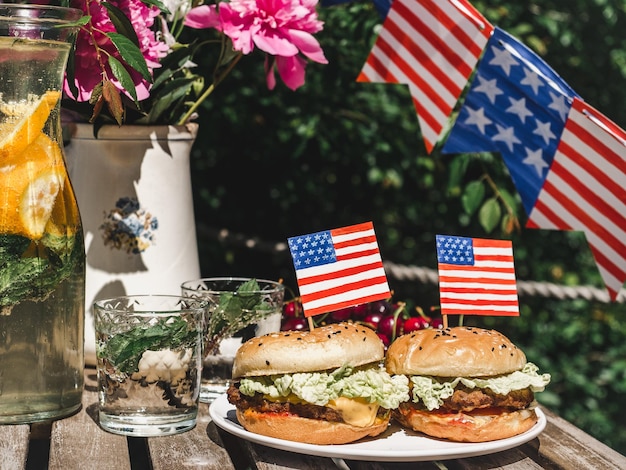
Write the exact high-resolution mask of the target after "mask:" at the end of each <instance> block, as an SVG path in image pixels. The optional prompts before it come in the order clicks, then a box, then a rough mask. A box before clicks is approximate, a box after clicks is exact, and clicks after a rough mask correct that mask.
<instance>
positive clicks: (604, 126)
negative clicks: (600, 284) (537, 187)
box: [527, 98, 626, 300]
mask: <svg viewBox="0 0 626 470" xmlns="http://www.w3.org/2000/svg"><path fill="white" fill-rule="evenodd" d="M527 226H528V227H531V228H547V229H555V230H581V231H583V232H584V233H585V235H586V237H587V241H588V243H589V246H590V247H591V250H592V252H593V255H594V257H595V260H596V264H597V265H598V269H599V271H600V274H601V276H602V279H603V281H604V283H605V285H606V287H607V290H608V291H609V295H610V297H611V299H612V300H615V299H616V298H617V296H618V294H619V292H620V289H621V287H622V285H623V284H624V281H625V280H626V132H624V130H622V129H620V128H619V127H618V126H617V125H616V124H614V123H613V122H611V121H610V120H609V119H607V118H606V117H605V116H603V115H602V114H601V113H600V112H598V111H596V110H595V109H594V108H592V107H591V106H589V105H587V104H586V103H585V102H583V101H582V100H580V99H578V98H576V99H574V102H573V104H572V108H571V110H570V113H569V116H568V119H567V122H566V124H565V130H564V131H563V134H562V136H561V141H560V143H559V146H558V147H557V151H556V154H555V157H554V161H553V163H552V166H551V168H550V171H549V172H548V175H547V177H546V180H545V182H544V185H543V187H542V189H541V191H540V192H539V195H538V197H537V202H536V203H535V206H534V208H533V210H532V211H531V213H530V215H529V220H528V223H527Z"/></svg>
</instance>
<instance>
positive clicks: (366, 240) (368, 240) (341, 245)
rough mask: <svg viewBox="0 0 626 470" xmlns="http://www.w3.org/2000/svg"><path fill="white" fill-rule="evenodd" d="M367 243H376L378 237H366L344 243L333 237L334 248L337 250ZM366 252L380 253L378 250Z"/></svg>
mask: <svg viewBox="0 0 626 470" xmlns="http://www.w3.org/2000/svg"><path fill="white" fill-rule="evenodd" d="M366 243H376V235H366V236H362V237H358V238H353V239H350V240H344V241H338V240H336V239H335V238H334V237H333V246H334V247H335V250H338V249H340V248H348V247H350V246H359V245H365V244H366ZM365 251H373V252H375V253H377V252H378V250H377V249H368V250H365Z"/></svg>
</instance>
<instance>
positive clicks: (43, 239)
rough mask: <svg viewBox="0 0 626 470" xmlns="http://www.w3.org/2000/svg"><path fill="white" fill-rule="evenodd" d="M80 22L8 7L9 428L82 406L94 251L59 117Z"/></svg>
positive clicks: (5, 259)
mask: <svg viewBox="0 0 626 470" xmlns="http://www.w3.org/2000/svg"><path fill="white" fill-rule="evenodd" d="M81 16H82V12H81V11H80V10H75V9H70V8H60V7H52V6H43V5H24V4H0V424H4V423H30V422H34V421H43V420H51V419H56V418H60V417H63V416H67V415H69V414H71V413H73V412H74V411H76V410H77V409H78V408H79V407H80V405H81V396H82V389H83V367H84V353H83V341H84V302H85V300H84V299H85V293H84V290H85V246H84V242H83V231H82V226H81V221H80V216H79V212H78V207H77V204H76V199H75V197H74V193H73V190H72V186H71V184H70V181H69V179H68V174H67V170H66V168H65V161H64V155H63V146H62V138H61V123H60V117H59V112H60V104H61V90H62V84H63V75H64V71H65V66H66V63H67V59H68V56H69V52H70V48H71V46H72V41H73V40H74V38H75V35H76V32H77V26H76V24H75V22H76V21H77V20H78V19H79V18H80V17H81Z"/></svg>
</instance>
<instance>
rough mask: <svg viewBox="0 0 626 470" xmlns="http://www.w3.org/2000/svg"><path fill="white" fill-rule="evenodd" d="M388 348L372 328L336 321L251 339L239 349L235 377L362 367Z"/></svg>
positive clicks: (381, 355) (236, 357)
mask: <svg viewBox="0 0 626 470" xmlns="http://www.w3.org/2000/svg"><path fill="white" fill-rule="evenodd" d="M384 354H385V348H384V345H383V343H382V341H381V340H380V338H378V336H377V335H376V333H374V331H373V330H371V329H370V328H367V327H364V326H359V325H356V324H352V323H336V324H331V325H328V326H322V327H319V328H314V329H313V330H312V331H280V332H277V333H269V334H267V335H265V336H261V337H257V338H252V339H250V340H249V341H247V342H246V343H244V344H243V345H241V347H240V348H239V350H238V351H237V354H236V355H235V362H234V365H233V378H235V379H236V378H240V377H258V376H265V375H276V374H292V373H298V372H315V371H322V370H329V369H335V368H338V367H341V366H344V365H346V364H348V365H350V366H355V367H356V366H361V365H365V364H370V363H373V362H377V361H382V360H383V358H384Z"/></svg>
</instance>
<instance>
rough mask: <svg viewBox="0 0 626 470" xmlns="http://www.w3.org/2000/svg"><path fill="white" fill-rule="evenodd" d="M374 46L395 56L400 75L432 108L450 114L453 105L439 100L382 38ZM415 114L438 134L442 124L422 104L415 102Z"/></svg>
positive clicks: (431, 89)
mask: <svg viewBox="0 0 626 470" xmlns="http://www.w3.org/2000/svg"><path fill="white" fill-rule="evenodd" d="M376 46H378V47H379V48H380V49H381V50H382V51H384V52H385V54H387V56H389V57H394V56H395V57H394V59H393V63H394V64H395V65H396V66H397V67H398V68H399V69H400V70H402V73H403V74H404V75H405V76H406V78H407V79H408V80H409V81H410V82H411V83H412V84H413V85H414V86H415V87H416V88H419V89H420V90H422V92H423V93H424V94H425V95H426V96H428V100H429V102H431V103H432V105H433V107H435V108H437V109H439V110H440V111H441V112H442V113H444V114H445V115H446V116H448V115H449V114H450V111H451V110H452V106H453V105H454V103H453V104H452V105H451V104H448V103H446V102H445V101H444V100H443V99H441V97H440V96H439V94H438V93H437V92H436V91H435V90H434V89H433V88H432V87H431V86H430V84H429V83H428V82H426V81H425V80H424V79H423V78H422V77H421V76H420V75H418V74H417V72H416V71H415V70H413V69H412V68H411V67H410V66H409V64H407V63H406V61H405V60H404V59H403V58H402V57H400V56H398V55H397V52H396V51H395V50H394V49H393V48H392V47H391V45H389V44H388V43H387V42H386V41H385V40H384V39H383V38H381V37H379V38H378V40H377V41H376ZM417 114H418V117H420V118H421V119H423V120H424V121H425V122H426V123H428V126H429V127H431V128H432V129H434V130H435V132H436V133H437V134H438V133H439V131H440V130H441V128H442V127H443V124H442V123H439V122H438V121H437V120H436V119H435V118H433V117H432V115H431V114H430V112H427V107H426V106H424V104H423V103H421V102H420V101H417Z"/></svg>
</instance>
